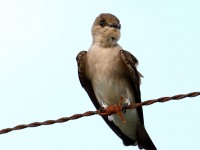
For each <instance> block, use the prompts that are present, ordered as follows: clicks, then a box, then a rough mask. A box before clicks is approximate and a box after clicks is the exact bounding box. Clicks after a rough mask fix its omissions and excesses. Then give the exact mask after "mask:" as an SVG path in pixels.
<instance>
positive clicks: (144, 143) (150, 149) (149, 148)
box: [137, 124, 157, 150]
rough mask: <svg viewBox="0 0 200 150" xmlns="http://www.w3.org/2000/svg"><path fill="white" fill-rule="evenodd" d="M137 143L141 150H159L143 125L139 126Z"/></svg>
mask: <svg viewBox="0 0 200 150" xmlns="http://www.w3.org/2000/svg"><path fill="white" fill-rule="evenodd" d="M137 142H138V147H139V149H146V150H157V149H156V147H155V145H154V144H153V142H152V140H151V138H150V137H149V135H148V133H147V131H146V129H145V128H144V126H143V125H141V124H140V125H138V126H137Z"/></svg>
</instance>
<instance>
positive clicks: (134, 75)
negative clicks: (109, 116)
mask: <svg viewBox="0 0 200 150" xmlns="http://www.w3.org/2000/svg"><path fill="white" fill-rule="evenodd" d="M120 54H121V58H122V60H123V62H124V63H125V65H126V67H127V70H128V71H129V75H130V82H131V83H132V86H133V89H134V91H135V96H136V103H140V102H141V94H140V82H141V77H143V76H142V75H141V74H140V73H139V72H138V71H137V68H136V67H137V65H138V60H137V58H135V57H134V56H133V55H132V54H131V53H130V52H128V51H125V50H121V51H120ZM137 111H138V114H139V117H140V121H141V123H142V124H143V125H144V118H143V111H142V107H139V108H137Z"/></svg>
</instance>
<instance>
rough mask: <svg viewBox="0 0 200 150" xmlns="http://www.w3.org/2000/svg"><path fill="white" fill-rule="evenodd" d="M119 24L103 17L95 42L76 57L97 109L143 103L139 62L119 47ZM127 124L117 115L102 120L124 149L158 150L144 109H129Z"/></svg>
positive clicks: (111, 17)
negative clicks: (150, 132)
mask: <svg viewBox="0 0 200 150" xmlns="http://www.w3.org/2000/svg"><path fill="white" fill-rule="evenodd" d="M120 28H121V25H120V21H119V19H118V18H117V17H116V16H114V15H112V14H109V13H102V14H100V15H99V16H98V17H97V18H96V19H95V21H94V23H93V26H92V37H93V42H92V45H91V47H90V48H89V50H88V52H87V51H81V52H80V53H79V54H78V55H77V58H76V59H77V63H78V75H79V80H80V83H81V85H82V86H83V88H84V89H85V90H86V92H87V93H88V95H89V97H90V99H91V100H92V102H93V104H94V105H95V107H96V109H100V108H101V107H107V106H110V105H114V104H117V103H118V102H119V99H120V97H121V96H122V97H123V99H124V100H125V102H124V104H123V105H127V104H130V103H139V102H141V96H140V78H141V77H142V75H141V74H140V73H139V72H138V71H137V69H136V67H137V64H138V60H137V59H136V58H135V57H134V56H133V55H132V54H131V53H129V52H128V51H125V50H123V48H122V47H121V46H120V45H119V44H118V43H117V42H118V40H119V38H120ZM123 116H124V118H125V120H126V124H124V123H123V122H122V120H121V119H120V117H119V116H118V115H117V114H113V115H111V116H109V117H107V116H106V117H105V116H104V117H103V119H104V120H105V122H106V123H107V124H108V126H109V127H110V128H111V129H112V130H113V131H114V132H115V133H116V134H117V135H118V136H119V137H120V138H121V139H122V141H123V143H124V145H126V146H129V145H138V147H139V148H140V149H147V150H156V147H155V145H154V144H153V142H152V140H151V139H150V137H149V135H148V133H147V131H146V129H145V127H144V119H143V111H142V107H139V108H136V109H128V110H126V112H125V113H124V114H123Z"/></svg>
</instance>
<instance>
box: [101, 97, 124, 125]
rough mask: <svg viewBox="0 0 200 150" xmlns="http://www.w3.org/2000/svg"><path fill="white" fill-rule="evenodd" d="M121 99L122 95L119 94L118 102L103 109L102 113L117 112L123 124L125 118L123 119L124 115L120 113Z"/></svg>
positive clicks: (122, 99)
mask: <svg viewBox="0 0 200 150" xmlns="http://www.w3.org/2000/svg"><path fill="white" fill-rule="evenodd" d="M123 101H124V98H123V96H120V100H119V104H118V105H117V104H116V105H111V106H108V107H107V108H106V109H105V111H104V113H108V114H114V113H117V115H118V116H119V117H120V118H121V120H122V122H123V123H124V124H126V120H125V118H124V116H123V115H122V107H123V106H122V105H123Z"/></svg>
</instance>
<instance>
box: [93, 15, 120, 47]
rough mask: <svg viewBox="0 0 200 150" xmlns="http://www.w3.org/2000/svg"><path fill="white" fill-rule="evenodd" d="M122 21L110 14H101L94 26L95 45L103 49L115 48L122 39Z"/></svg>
mask: <svg viewBox="0 0 200 150" xmlns="http://www.w3.org/2000/svg"><path fill="white" fill-rule="evenodd" d="M120 28H121V25H120V21H119V19H118V18H117V17H116V16H114V15H112V14H109V13H102V14H100V15H99V16H98V17H97V18H96V19H95V21H94V23H93V26H92V37H93V44H98V45H99V46H101V47H113V46H115V45H116V44H117V41H118V40H119V38H120Z"/></svg>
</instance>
